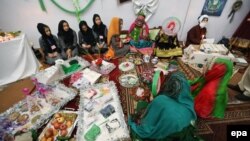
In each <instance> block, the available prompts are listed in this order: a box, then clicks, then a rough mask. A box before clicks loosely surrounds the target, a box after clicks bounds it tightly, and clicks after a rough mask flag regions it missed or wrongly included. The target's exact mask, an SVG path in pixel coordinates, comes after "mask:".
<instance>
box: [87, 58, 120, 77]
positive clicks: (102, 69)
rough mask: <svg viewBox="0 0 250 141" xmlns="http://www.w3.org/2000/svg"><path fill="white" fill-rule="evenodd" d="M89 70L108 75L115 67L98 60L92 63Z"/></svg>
mask: <svg viewBox="0 0 250 141" xmlns="http://www.w3.org/2000/svg"><path fill="white" fill-rule="evenodd" d="M90 69H92V70H94V71H96V72H98V73H101V74H109V73H110V72H111V71H113V70H114V69H115V65H114V64H113V63H110V62H107V61H105V60H103V59H101V58H99V59H97V60H94V61H92V64H91V66H90Z"/></svg>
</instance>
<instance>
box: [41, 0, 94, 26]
mask: <svg viewBox="0 0 250 141" xmlns="http://www.w3.org/2000/svg"><path fill="white" fill-rule="evenodd" d="M51 2H52V3H53V4H55V5H56V6H57V7H58V8H60V9H61V10H62V11H64V12H67V13H69V14H74V15H76V18H77V20H78V21H79V22H80V21H81V18H80V15H81V14H82V13H83V12H85V11H86V10H87V9H88V8H89V7H90V6H91V5H92V3H93V2H94V0H86V1H85V3H86V4H85V5H84V7H82V8H81V7H80V2H79V0H72V3H73V6H74V8H75V9H74V10H68V9H66V8H64V7H63V6H61V5H60V4H59V3H58V2H57V1H56V0H51ZM82 3H83V2H82ZM39 4H40V7H41V9H42V11H45V12H46V11H47V9H46V7H45V4H44V1H43V0H39Z"/></svg>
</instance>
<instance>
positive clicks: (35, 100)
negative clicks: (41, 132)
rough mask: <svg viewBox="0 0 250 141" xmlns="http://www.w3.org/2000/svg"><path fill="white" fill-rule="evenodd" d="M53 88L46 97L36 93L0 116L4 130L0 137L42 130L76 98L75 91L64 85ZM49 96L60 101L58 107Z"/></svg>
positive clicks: (0, 122) (1, 131) (0, 123)
mask: <svg viewBox="0 0 250 141" xmlns="http://www.w3.org/2000/svg"><path fill="white" fill-rule="evenodd" d="M51 87H52V88H51V89H52V90H51V91H50V92H49V93H47V94H46V95H45V96H44V95H41V94H40V93H39V92H38V91H35V92H34V93H32V94H31V96H28V97H27V99H24V100H22V101H20V102H19V103H17V104H16V105H14V106H13V107H11V108H10V109H8V110H7V111H5V112H4V113H2V114H0V125H1V129H3V130H0V135H1V134H5V133H8V134H12V135H14V134H16V133H17V132H19V131H23V130H29V129H35V130H36V129H38V128H40V127H41V126H42V125H43V124H44V123H45V122H46V121H47V120H48V118H49V117H51V116H52V115H53V114H54V113H56V112H57V111H58V110H59V109H60V108H61V107H62V106H63V105H65V103H67V102H68V101H70V100H72V99H73V98H74V97H75V96H76V93H75V92H74V91H73V90H71V89H69V88H66V87H65V86H64V85H62V84H57V85H53V86H51ZM48 95H53V97H54V98H55V99H57V100H59V101H57V103H56V105H53V100H52V99H49V98H48V97H47V96H48ZM0 139H1V138H0Z"/></svg>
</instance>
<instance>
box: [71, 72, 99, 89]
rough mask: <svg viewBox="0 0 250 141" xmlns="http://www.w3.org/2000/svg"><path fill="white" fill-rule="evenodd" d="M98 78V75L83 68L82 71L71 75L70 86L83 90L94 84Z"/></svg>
mask: <svg viewBox="0 0 250 141" xmlns="http://www.w3.org/2000/svg"><path fill="white" fill-rule="evenodd" d="M100 77H101V74H100V73H98V72H95V71H93V70H91V69H89V68H85V69H84V70H82V71H79V72H76V73H74V74H72V75H71V77H70V84H71V85H72V86H73V87H75V88H77V89H80V88H82V89H84V88H87V87H89V85H93V84H95V83H96V82H97V81H98V79H99V78H100Z"/></svg>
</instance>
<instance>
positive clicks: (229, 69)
mask: <svg viewBox="0 0 250 141" xmlns="http://www.w3.org/2000/svg"><path fill="white" fill-rule="evenodd" d="M210 66H211V67H210V68H209V69H208V71H207V72H206V73H205V75H204V76H202V77H200V78H198V79H196V80H194V81H192V82H191V85H192V87H191V90H192V95H193V97H194V108H195V111H196V113H197V115H198V116H199V117H202V118H213V117H215V118H223V117H224V113H225V109H226V105H227V100H228V90H227V84H228V82H229V80H230V78H231V76H232V73H233V63H232V62H231V61H230V60H227V59H221V58H217V59H215V61H214V62H213V63H211V65H210Z"/></svg>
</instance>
